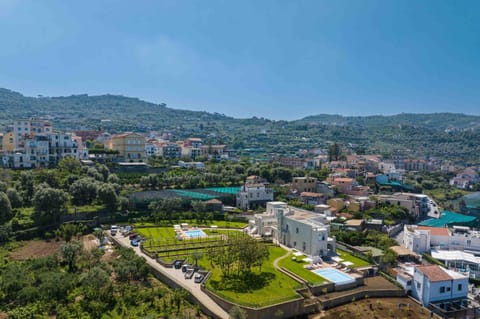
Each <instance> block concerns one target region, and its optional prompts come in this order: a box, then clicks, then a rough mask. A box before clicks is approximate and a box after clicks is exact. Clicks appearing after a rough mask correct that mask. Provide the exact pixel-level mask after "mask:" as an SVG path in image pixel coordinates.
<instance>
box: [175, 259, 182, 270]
mask: <svg viewBox="0 0 480 319" xmlns="http://www.w3.org/2000/svg"><path fill="white" fill-rule="evenodd" d="M182 265H183V260H175V262H174V263H173V267H174V268H175V269H180V268H182Z"/></svg>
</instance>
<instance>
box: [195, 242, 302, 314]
mask: <svg viewBox="0 0 480 319" xmlns="http://www.w3.org/2000/svg"><path fill="white" fill-rule="evenodd" d="M269 252H270V256H269V258H268V260H267V261H265V263H264V264H263V267H262V272H261V273H260V271H259V270H258V269H257V268H255V269H254V270H253V273H254V276H255V278H258V281H264V283H265V284H264V285H263V286H262V287H256V288H255V289H254V288H252V289H251V291H248V292H237V291H232V290H215V289H214V288H213V286H214V282H215V281H217V282H219V281H222V273H221V271H220V269H218V268H214V269H213V270H212V276H211V277H210V279H209V280H208V282H207V284H206V286H207V288H208V289H210V290H212V291H213V292H214V293H216V294H218V295H219V296H221V297H223V298H225V299H228V300H231V301H234V302H236V303H239V304H242V305H245V306H250V307H263V306H266V305H272V304H276V303H279V302H283V301H287V300H291V299H295V298H298V297H299V295H298V294H297V293H296V292H295V289H297V288H300V287H301V284H299V283H298V282H297V281H295V280H293V279H291V278H290V277H288V276H287V275H285V274H283V273H281V272H280V271H277V270H276V269H275V268H274V266H273V261H274V260H275V259H276V258H278V257H280V256H282V255H284V254H285V253H286V251H285V250H284V249H283V248H281V247H274V246H271V247H269ZM199 265H201V266H203V267H204V268H206V269H210V268H211V267H210V263H209V262H208V260H207V258H205V257H204V258H203V259H202V260H201V261H199ZM253 284H258V282H255V283H253ZM253 284H252V286H253Z"/></svg>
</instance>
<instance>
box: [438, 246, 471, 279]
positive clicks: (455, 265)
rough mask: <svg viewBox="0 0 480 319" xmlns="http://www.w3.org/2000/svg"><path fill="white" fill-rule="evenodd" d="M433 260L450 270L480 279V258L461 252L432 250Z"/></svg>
mask: <svg viewBox="0 0 480 319" xmlns="http://www.w3.org/2000/svg"><path fill="white" fill-rule="evenodd" d="M431 255H432V257H433V258H435V259H437V260H439V261H441V262H443V263H444V264H445V266H447V267H448V269H450V270H454V271H459V272H461V273H465V274H468V275H469V277H470V278H477V279H478V278H480V257H476V256H475V255H474V254H472V253H467V252H464V251H460V250H441V249H432V251H431Z"/></svg>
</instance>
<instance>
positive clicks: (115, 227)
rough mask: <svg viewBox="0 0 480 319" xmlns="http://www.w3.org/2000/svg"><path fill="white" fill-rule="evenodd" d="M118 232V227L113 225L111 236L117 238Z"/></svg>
mask: <svg viewBox="0 0 480 319" xmlns="http://www.w3.org/2000/svg"><path fill="white" fill-rule="evenodd" d="M117 230H118V226H117V225H112V226H111V227H110V234H111V235H112V236H115V235H116V234H117Z"/></svg>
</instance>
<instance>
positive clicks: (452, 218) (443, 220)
mask: <svg viewBox="0 0 480 319" xmlns="http://www.w3.org/2000/svg"><path fill="white" fill-rule="evenodd" d="M475 220H476V217H474V216H467V215H462V214H459V213H454V212H450V211H448V210H444V211H443V212H442V214H441V215H440V218H438V219H437V218H430V219H427V220H424V221H423V222H421V223H419V225H420V226H430V227H445V226H446V225H458V224H462V225H463V224H469V223H473V222H474V221H475Z"/></svg>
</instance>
